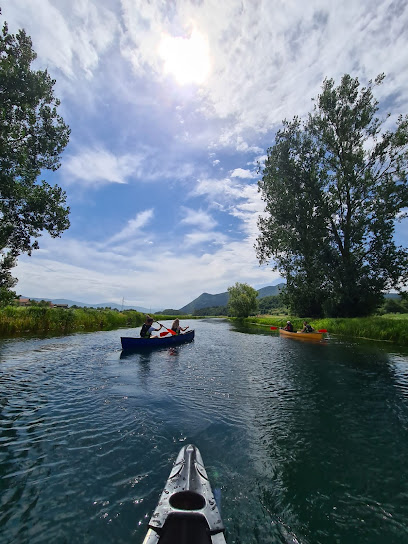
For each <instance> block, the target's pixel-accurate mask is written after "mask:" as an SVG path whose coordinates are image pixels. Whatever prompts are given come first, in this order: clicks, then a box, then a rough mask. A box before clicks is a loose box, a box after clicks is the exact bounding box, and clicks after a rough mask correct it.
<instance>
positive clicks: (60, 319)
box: [0, 306, 144, 335]
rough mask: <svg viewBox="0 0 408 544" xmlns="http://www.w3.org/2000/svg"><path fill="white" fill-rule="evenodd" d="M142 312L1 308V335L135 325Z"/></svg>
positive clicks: (42, 307)
mask: <svg viewBox="0 0 408 544" xmlns="http://www.w3.org/2000/svg"><path fill="white" fill-rule="evenodd" d="M143 322H144V315H143V314H141V313H139V312H136V311H126V312H116V311H114V310H104V309H101V310H99V309H98V310H96V309H92V308H75V309H73V308H49V307H48V308H47V307H45V306H27V307H16V306H7V307H5V308H3V309H0V334H2V335H7V334H16V333H21V332H36V333H42V332H58V333H61V332H62V333H68V332H73V331H81V330H82V331H94V330H101V329H114V328H118V327H138V326H140V325H141V324H142V323H143Z"/></svg>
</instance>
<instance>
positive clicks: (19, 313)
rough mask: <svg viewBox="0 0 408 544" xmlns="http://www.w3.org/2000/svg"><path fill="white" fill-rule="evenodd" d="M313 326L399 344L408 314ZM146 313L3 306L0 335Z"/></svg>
mask: <svg viewBox="0 0 408 544" xmlns="http://www.w3.org/2000/svg"><path fill="white" fill-rule="evenodd" d="M152 317H153V318H154V319H155V321H156V320H157V321H161V320H163V321H164V320H171V319H175V317H178V318H179V319H183V320H192V319H203V318H205V317H210V318H216V317H217V316H201V315H200V316H192V315H184V316H180V315H177V316H175V315H165V314H161V315H153V316H152ZM218 317H219V318H223V319H229V320H231V321H236V322H239V323H242V324H245V325H248V326H253V325H257V326H263V327H270V326H274V327H284V326H285V324H286V321H287V320H288V319H290V320H291V321H292V323H293V325H294V328H295V330H296V329H300V328H302V323H303V318H298V317H292V316H287V315H285V316H276V315H265V316H250V317H247V318H231V317H227V316H218ZM306 319H307V321H309V322H310V323H311V324H312V325H313V327H314V328H315V329H327V331H328V332H329V334H333V335H339V336H346V337H349V338H366V339H370V340H379V341H388V342H393V343H396V344H399V345H403V346H407V345H408V314H386V315H384V316H372V317H364V318H323V319H312V318H306ZM144 320H145V314H142V313H141V312H137V311H136V310H123V311H118V310H111V309H106V308H105V309H100V308H98V309H95V308H44V307H38V306H30V307H17V306H6V307H5V308H2V309H0V336H1V337H3V338H5V337H10V336H11V337H13V336H18V335H24V334H27V333H29V334H48V333H51V334H69V333H74V332H81V331H82V332H92V331H98V330H111V329H119V328H125V327H135V328H137V327H140V326H141V325H142V324H143V322H144Z"/></svg>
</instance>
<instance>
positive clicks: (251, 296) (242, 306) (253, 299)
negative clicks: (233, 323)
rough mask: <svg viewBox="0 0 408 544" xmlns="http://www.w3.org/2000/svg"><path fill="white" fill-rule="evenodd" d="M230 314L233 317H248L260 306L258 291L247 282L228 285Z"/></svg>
mask: <svg viewBox="0 0 408 544" xmlns="http://www.w3.org/2000/svg"><path fill="white" fill-rule="evenodd" d="M228 294H229V299H228V314H229V315H231V316H233V317H248V316H249V314H250V313H254V312H256V310H257V308H258V300H257V296H258V291H256V290H255V289H254V288H253V287H251V286H250V285H248V284H247V283H239V282H236V284H235V285H233V286H232V287H228Z"/></svg>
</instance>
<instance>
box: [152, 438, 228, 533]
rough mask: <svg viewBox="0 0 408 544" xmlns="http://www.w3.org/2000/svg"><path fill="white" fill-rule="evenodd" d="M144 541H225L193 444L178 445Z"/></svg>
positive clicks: (204, 474)
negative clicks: (174, 459)
mask: <svg viewBox="0 0 408 544" xmlns="http://www.w3.org/2000/svg"><path fill="white" fill-rule="evenodd" d="M143 544H225V538H224V525H223V522H222V520H221V515H220V511H219V509H218V504H217V501H216V499H215V497H214V494H213V492H212V490H211V485H210V482H209V479H208V476H207V472H206V470H205V468H204V463H203V460H202V457H201V454H200V451H199V450H198V448H196V446H193V445H192V444H189V445H188V446H184V447H183V448H181V450H180V453H179V454H178V456H177V459H176V461H175V463H174V466H173V469H172V471H171V472H170V476H169V478H168V480H167V482H166V485H165V487H164V490H163V492H162V494H161V497H160V499H159V502H158V505H157V506H156V509H155V511H154V512H153V515H152V517H151V518H150V522H149V529H148V532H147V535H146V538H145V539H144V541H143Z"/></svg>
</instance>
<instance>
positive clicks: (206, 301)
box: [179, 292, 229, 314]
mask: <svg viewBox="0 0 408 544" xmlns="http://www.w3.org/2000/svg"><path fill="white" fill-rule="evenodd" d="M228 297H229V295H228V292H226V293H219V294H218V295H210V294H209V293H202V294H201V295H200V296H199V297H197V298H195V299H194V300H193V301H192V302H190V303H189V304H186V305H185V306H183V307H182V308H180V309H179V312H180V313H182V314H192V313H193V312H194V310H201V308H210V307H212V306H225V305H226V304H227V302H228Z"/></svg>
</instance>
